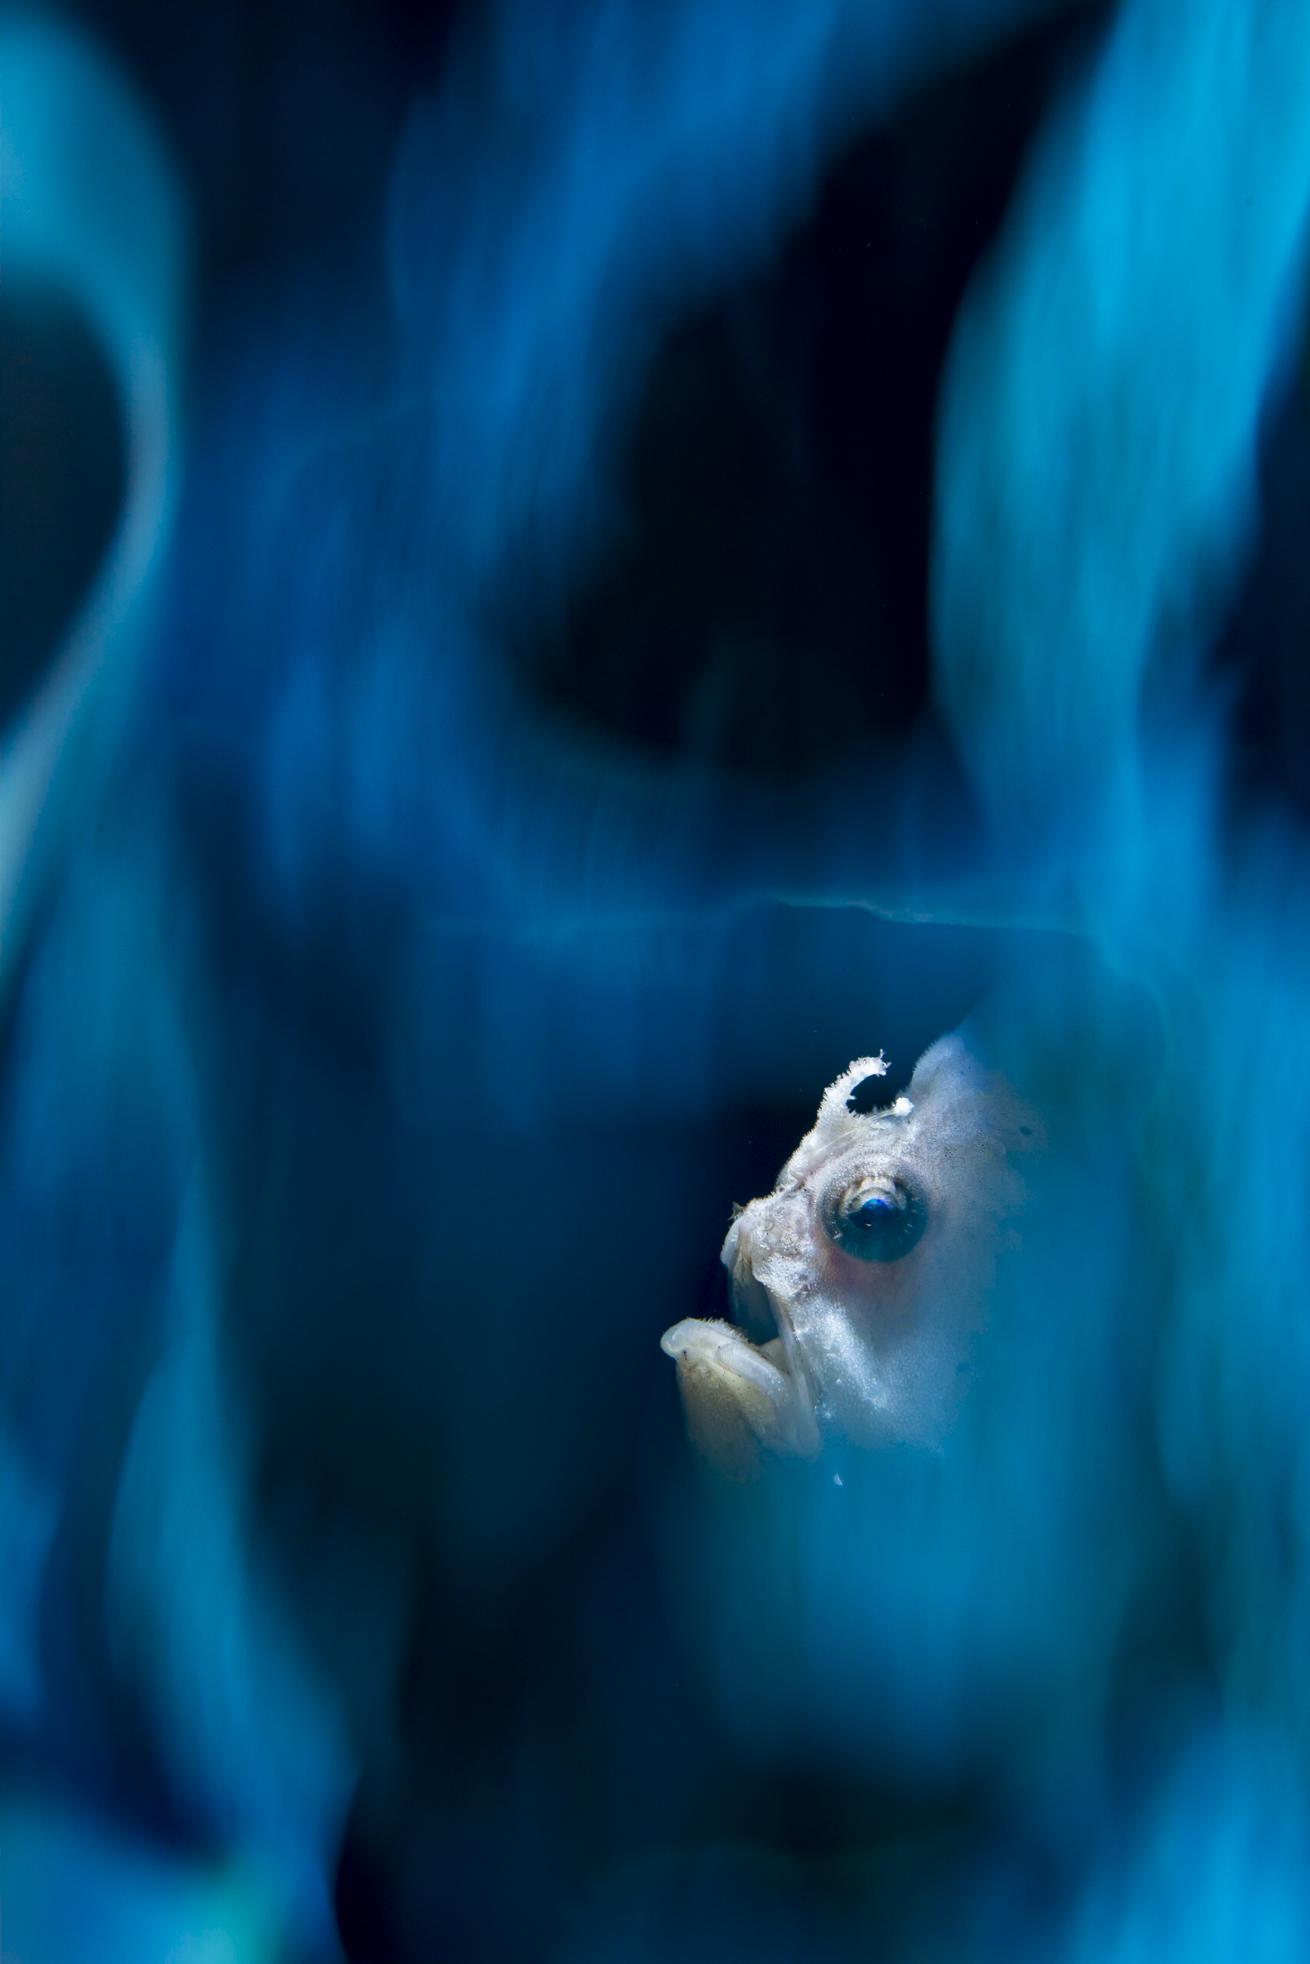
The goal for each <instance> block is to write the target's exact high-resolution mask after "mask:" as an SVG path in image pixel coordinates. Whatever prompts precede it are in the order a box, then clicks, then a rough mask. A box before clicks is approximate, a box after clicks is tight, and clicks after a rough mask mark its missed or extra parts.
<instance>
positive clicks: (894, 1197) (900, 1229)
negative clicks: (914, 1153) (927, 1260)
mask: <svg viewBox="0 0 1310 1964" xmlns="http://www.w3.org/2000/svg"><path fill="white" fill-rule="evenodd" d="M823 1224H824V1227H825V1228H826V1229H827V1232H828V1236H829V1239H830V1240H832V1241H835V1242H836V1244H837V1246H838V1247H839V1248H840V1249H841V1250H842V1251H843V1253H845V1254H847V1255H854V1256H855V1257H856V1258H857V1259H858V1260H859V1261H862V1262H898V1261H900V1259H901V1257H902V1255H908V1254H909V1252H910V1250H911V1248H913V1247H914V1246H915V1245H916V1243H917V1242H918V1241H919V1239H920V1237H921V1236H922V1234H923V1231H924V1229H925V1228H926V1227H927V1225H928V1214H927V1209H926V1208H925V1207H924V1204H923V1201H922V1199H921V1197H920V1196H919V1195H918V1194H917V1193H916V1192H915V1191H914V1189H913V1188H912V1187H908V1186H906V1185H905V1183H904V1181H903V1180H893V1179H886V1178H884V1179H878V1180H860V1181H857V1183H856V1184H855V1185H854V1186H851V1187H846V1188H844V1189H843V1191H842V1192H841V1193H840V1194H838V1195H837V1197H836V1199H835V1201H834V1202H833V1203H832V1204H831V1205H829V1206H828V1207H826V1208H825V1209H824V1222H823Z"/></svg>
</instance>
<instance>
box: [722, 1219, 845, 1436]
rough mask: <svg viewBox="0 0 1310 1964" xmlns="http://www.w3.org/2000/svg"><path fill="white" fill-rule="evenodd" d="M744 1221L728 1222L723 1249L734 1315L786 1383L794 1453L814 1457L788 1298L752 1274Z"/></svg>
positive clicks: (814, 1430) (805, 1381) (811, 1395)
mask: <svg viewBox="0 0 1310 1964" xmlns="http://www.w3.org/2000/svg"><path fill="white" fill-rule="evenodd" d="M743 1219H744V1216H739V1217H738V1219H737V1220H735V1221H734V1222H733V1224H732V1226H731V1227H730V1228H729V1230H728V1235H727V1239H726V1240H725V1241H724V1244H723V1257H722V1259H723V1264H724V1267H725V1268H726V1269H727V1270H728V1274H729V1293H730V1297H731V1301H732V1310H733V1316H734V1319H735V1320H736V1322H737V1323H738V1324H739V1325H740V1326H741V1329H742V1333H743V1336H744V1337H747V1338H749V1340H750V1342H751V1344H752V1347H753V1348H754V1349H755V1350H756V1351H757V1352H758V1353H759V1355H760V1356H761V1357H762V1358H763V1359H765V1360H767V1362H768V1364H769V1365H770V1366H771V1367H772V1369H773V1370H775V1371H777V1372H779V1373H780V1375H781V1376H782V1377H783V1378H784V1379H785V1380H786V1381H787V1386H788V1397H789V1403H790V1406H791V1420H792V1434H793V1439H794V1450H796V1451H799V1452H803V1453H814V1452H817V1451H818V1449H819V1446H820V1443H821V1441H820V1433H819V1421H818V1394H817V1390H816V1387H815V1385H814V1382H813V1379H812V1378H811V1376H810V1372H809V1370H808V1368H807V1366H806V1362H805V1355H804V1350H803V1347H802V1345H801V1343H800V1340H799V1338H798V1337H797V1334H796V1327H795V1323H794V1321H793V1319H792V1315H791V1311H790V1307H789V1304H788V1301H787V1298H786V1297H785V1296H784V1294H783V1293H782V1292H781V1291H780V1290H778V1289H771V1288H770V1287H769V1286H768V1285H767V1284H766V1283H765V1282H763V1281H761V1279H760V1277H759V1276H758V1274H757V1273H756V1271H755V1267H754V1263H753V1260H752V1254H751V1246H750V1241H749V1238H748V1237H747V1236H746V1235H743V1234H742V1232H741V1228H742V1221H743Z"/></svg>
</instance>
